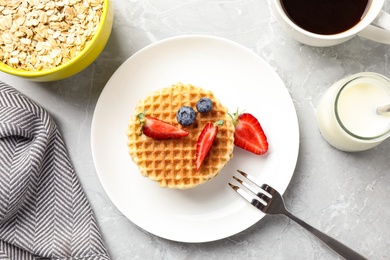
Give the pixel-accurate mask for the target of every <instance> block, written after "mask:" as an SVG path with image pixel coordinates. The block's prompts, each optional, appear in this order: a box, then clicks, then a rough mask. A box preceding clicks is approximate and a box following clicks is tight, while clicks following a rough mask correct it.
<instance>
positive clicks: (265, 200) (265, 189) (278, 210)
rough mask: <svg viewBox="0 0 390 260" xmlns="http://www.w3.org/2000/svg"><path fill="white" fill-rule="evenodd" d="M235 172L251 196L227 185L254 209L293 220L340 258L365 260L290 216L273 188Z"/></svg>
mask: <svg viewBox="0 0 390 260" xmlns="http://www.w3.org/2000/svg"><path fill="white" fill-rule="evenodd" d="M237 171H238V172H239V173H240V174H241V175H242V176H243V177H244V179H243V180H248V182H249V183H250V184H248V183H247V182H245V181H243V180H242V179H239V178H237V177H235V176H233V178H234V179H235V180H236V181H237V182H239V183H240V184H241V185H242V186H244V187H245V188H246V189H247V190H249V191H250V193H252V195H250V193H249V192H248V191H247V190H245V189H243V188H241V187H239V186H237V185H234V184H232V183H229V185H230V187H232V188H233V190H235V191H236V192H237V193H238V194H240V195H241V196H242V197H243V198H244V199H245V200H246V201H248V202H249V203H250V204H252V205H253V206H254V207H256V208H257V209H259V210H261V211H262V212H264V213H266V214H270V215H276V214H282V215H285V216H287V217H289V218H290V219H292V220H294V221H295V222H296V223H298V224H299V225H301V226H302V227H304V228H305V229H306V230H308V231H310V232H311V233H312V234H314V235H315V236H317V237H318V238H319V239H320V240H322V241H323V242H324V243H325V244H326V245H327V246H329V247H330V248H331V249H332V250H333V251H335V252H336V253H338V254H339V255H340V256H342V257H343V258H345V259H347V260H349V259H353V260H360V259H366V258H364V257H363V256H362V255H360V254H359V253H357V252H355V251H353V250H352V249H350V248H349V247H347V246H345V245H344V244H342V243H340V242H339V241H337V240H336V239H334V238H331V237H330V236H328V235H326V234H324V233H322V232H321V231H319V230H317V229H315V228H314V227H312V226H310V225H309V224H307V223H306V222H304V221H303V220H300V219H299V218H297V217H295V216H294V215H293V214H291V213H290V212H289V211H288V210H287V209H286V207H285V205H284V201H283V197H282V196H281V195H280V193H279V192H278V191H276V190H275V189H274V188H272V187H271V186H269V185H267V184H263V185H262V186H259V185H258V184H256V181H255V180H254V179H253V177H251V176H250V175H248V174H246V173H245V172H243V171H240V170H237ZM255 187H256V188H255Z"/></svg>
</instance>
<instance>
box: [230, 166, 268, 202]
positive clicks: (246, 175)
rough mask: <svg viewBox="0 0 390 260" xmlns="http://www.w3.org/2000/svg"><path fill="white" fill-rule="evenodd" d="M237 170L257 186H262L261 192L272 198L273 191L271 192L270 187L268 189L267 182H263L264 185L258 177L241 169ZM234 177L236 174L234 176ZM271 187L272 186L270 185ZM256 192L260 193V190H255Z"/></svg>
mask: <svg viewBox="0 0 390 260" xmlns="http://www.w3.org/2000/svg"><path fill="white" fill-rule="evenodd" d="M237 172H239V173H240V174H241V175H242V176H244V177H245V178H246V179H248V180H249V181H250V182H251V183H252V184H253V185H255V186H256V187H258V188H260V189H261V190H262V192H261V194H265V195H266V196H268V197H269V198H272V193H271V192H269V191H270V189H268V187H270V186H268V185H267V184H263V185H261V186H260V185H259V184H258V183H257V181H256V179H255V178H254V177H252V176H251V175H249V174H247V173H245V172H243V171H241V170H237ZM233 178H234V176H233ZM270 188H271V187H270ZM271 190H273V189H272V188H271ZM254 193H258V192H254Z"/></svg>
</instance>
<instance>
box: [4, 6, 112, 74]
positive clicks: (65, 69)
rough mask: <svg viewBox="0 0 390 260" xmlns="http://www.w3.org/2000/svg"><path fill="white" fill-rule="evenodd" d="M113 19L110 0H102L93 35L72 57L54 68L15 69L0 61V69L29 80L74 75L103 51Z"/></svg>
mask: <svg viewBox="0 0 390 260" xmlns="http://www.w3.org/2000/svg"><path fill="white" fill-rule="evenodd" d="M113 20H114V13H113V8H112V3H111V0H104V3H103V13H102V17H101V19H100V23H99V27H98V29H97V31H96V33H95V35H94V36H93V37H92V39H91V41H90V42H89V43H88V44H87V45H86V46H85V48H84V49H83V50H82V51H81V52H80V53H79V54H78V55H77V56H75V57H74V58H73V59H71V60H70V61H68V62H66V63H64V64H62V65H60V66H57V67H55V68H51V69H45V70H40V71H27V70H22V69H15V68H12V67H10V66H8V65H6V64H5V63H3V62H1V61H0V70H1V71H3V72H6V73H8V74H11V75H15V76H19V77H23V78H26V79H29V80H31V81H55V80H60V79H64V78H67V77H70V76H72V75H75V74H76V73H79V72H80V71H82V70H83V69H85V68H86V67H88V66H89V65H90V64H91V63H92V62H93V61H94V60H95V59H96V58H97V57H98V56H99V55H100V53H101V52H102V51H103V49H104V47H105V46H106V43H107V41H108V38H109V37H110V34H111V29H112V24H113Z"/></svg>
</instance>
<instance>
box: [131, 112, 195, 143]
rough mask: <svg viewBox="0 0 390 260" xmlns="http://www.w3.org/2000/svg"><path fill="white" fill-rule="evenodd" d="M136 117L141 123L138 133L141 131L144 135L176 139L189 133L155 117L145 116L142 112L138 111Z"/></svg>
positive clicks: (158, 138) (154, 137)
mask: <svg viewBox="0 0 390 260" xmlns="http://www.w3.org/2000/svg"><path fill="white" fill-rule="evenodd" d="M138 119H139V121H140V122H141V125H142V127H141V133H140V135H141V134H142V133H143V134H144V135H146V136H149V137H151V138H153V139H157V140H161V139H170V138H175V139H177V138H181V137H184V136H187V135H188V134H189V132H187V131H186V130H183V129H180V128H177V127H176V126H173V125H171V124H169V123H167V122H164V121H162V120H159V119H157V118H154V117H151V116H145V114H144V113H139V114H138Z"/></svg>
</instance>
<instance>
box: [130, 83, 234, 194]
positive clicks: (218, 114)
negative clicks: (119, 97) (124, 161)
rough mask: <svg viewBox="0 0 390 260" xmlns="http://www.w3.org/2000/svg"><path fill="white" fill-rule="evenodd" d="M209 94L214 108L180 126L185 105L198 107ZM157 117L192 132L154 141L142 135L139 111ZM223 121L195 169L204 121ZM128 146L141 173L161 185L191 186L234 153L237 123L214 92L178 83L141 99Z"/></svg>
mask: <svg viewBox="0 0 390 260" xmlns="http://www.w3.org/2000/svg"><path fill="white" fill-rule="evenodd" d="M203 97H208V98H210V99H211V100H212V102H213V109H212V110H211V111H210V112H208V113H205V114H201V113H197V115H196V120H195V122H194V123H193V124H192V125H190V126H186V127H184V126H181V125H180V124H179V123H178V122H177V120H176V113H177V111H178V110H179V109H180V108H181V107H182V106H190V107H192V108H194V109H195V110H196V103H197V101H198V100H199V99H201V98H203ZM142 112H145V114H146V115H149V116H152V117H155V118H158V119H160V120H163V121H165V122H167V123H170V124H172V125H175V126H177V127H180V128H184V129H185V130H187V131H188V132H189V135H188V136H186V137H183V138H180V139H168V140H154V139H153V138H150V137H147V136H145V135H143V134H142V135H140V131H141V124H140V122H139V120H138V118H137V115H138V114H139V113H142ZM220 119H222V120H224V121H225V122H224V124H223V125H222V126H219V127H218V135H217V137H216V139H215V141H214V143H213V146H212V148H211V150H210V152H209V153H208V155H207V156H206V158H205V160H204V161H203V164H202V166H201V167H200V169H199V170H196V169H195V158H196V143H197V140H198V136H199V134H200V132H201V131H202V129H203V127H204V125H205V124H207V123H208V122H216V121H217V120H220ZM127 146H128V151H129V154H130V156H131V158H132V160H133V161H134V162H135V163H136V164H137V165H138V167H139V169H140V172H141V174H142V175H144V176H146V177H149V178H150V179H152V180H154V181H157V182H158V184H159V185H160V186H161V187H168V188H175V189H189V188H193V187H196V186H198V185H200V184H202V183H205V182H206V181H208V180H210V179H211V178H213V177H215V176H216V175H217V174H218V173H219V172H220V171H221V169H222V168H223V167H224V166H225V164H226V163H227V162H228V161H229V160H230V158H231V157H232V155H233V148H234V126H233V123H232V119H231V117H230V116H229V114H228V110H227V108H226V107H224V106H223V105H222V104H221V103H220V102H219V100H218V99H216V97H215V96H214V94H213V93H212V92H211V91H208V90H204V89H202V88H199V87H195V86H193V85H191V84H187V85H184V84H182V83H177V84H175V85H172V86H170V87H166V88H162V89H159V90H157V91H154V92H152V93H150V94H149V95H148V96H147V97H145V98H144V99H141V100H139V101H138V103H137V105H136V108H135V111H134V113H133V115H132V117H131V119H130V121H129V124H128V129H127Z"/></svg>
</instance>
